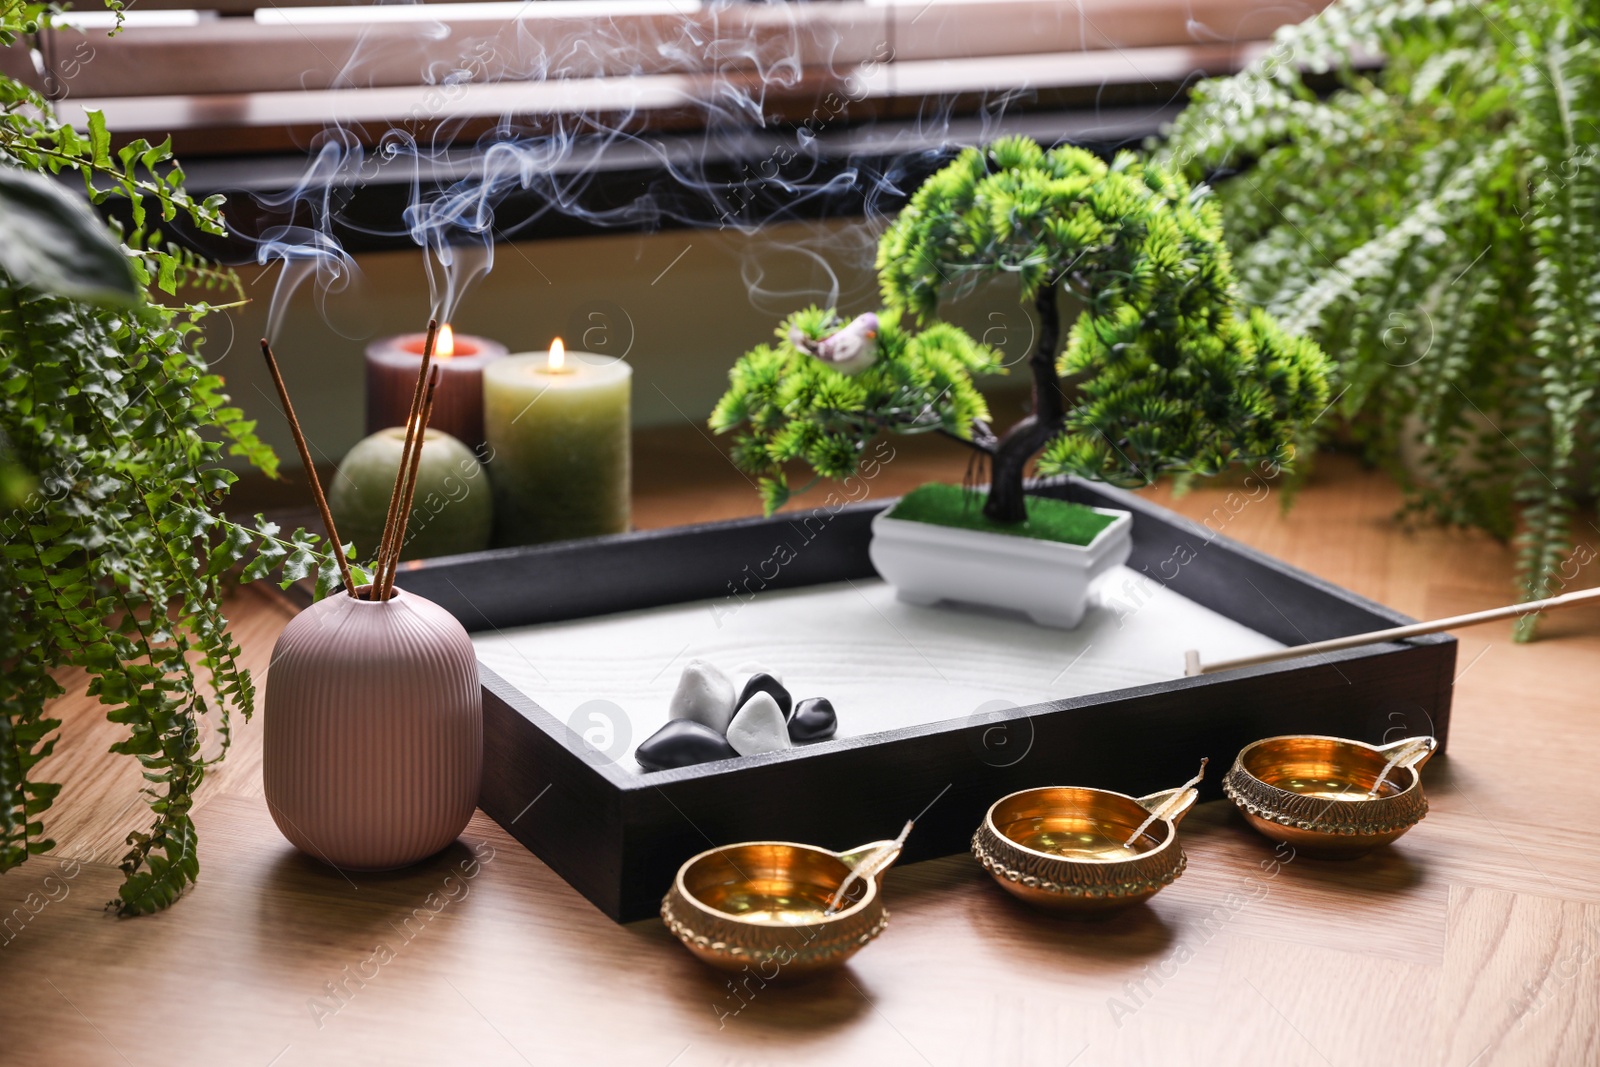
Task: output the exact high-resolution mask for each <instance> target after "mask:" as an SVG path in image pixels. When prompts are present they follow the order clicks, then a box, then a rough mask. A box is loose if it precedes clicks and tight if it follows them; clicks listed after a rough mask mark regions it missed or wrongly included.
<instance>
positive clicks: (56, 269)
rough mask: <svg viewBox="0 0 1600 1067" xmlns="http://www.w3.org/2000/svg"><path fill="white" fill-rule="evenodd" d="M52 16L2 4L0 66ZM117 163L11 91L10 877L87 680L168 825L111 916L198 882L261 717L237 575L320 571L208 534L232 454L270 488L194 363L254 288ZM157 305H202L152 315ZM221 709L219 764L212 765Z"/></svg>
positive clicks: (133, 842)
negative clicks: (255, 707) (204, 810)
mask: <svg viewBox="0 0 1600 1067" xmlns="http://www.w3.org/2000/svg"><path fill="white" fill-rule="evenodd" d="M42 17H45V16H44V13H43V11H42V10H41V9H40V8H39V7H37V6H22V5H17V4H15V3H10V2H7V0H0V45H3V44H10V43H11V42H12V41H13V40H14V39H16V37H17V36H18V35H20V34H21V33H23V32H24V30H25V29H28V28H30V26H31V25H33V24H36V22H37V20H39V19H40V18H42ZM110 145H111V138H110V135H109V133H108V132H107V131H106V128H105V124H104V121H103V119H102V118H101V117H100V116H99V115H98V114H94V113H91V115H90V118H89V124H88V131H87V134H86V135H85V134H82V133H79V132H78V131H75V130H73V129H72V128H71V127H70V126H64V125H61V124H60V123H59V122H57V121H56V119H55V118H54V117H53V115H52V113H51V110H50V107H49V105H48V103H47V102H46V101H45V100H44V99H42V98H41V97H40V96H39V95H38V94H37V93H35V92H33V91H32V90H31V89H29V88H28V87H26V86H24V85H21V84H18V83H17V82H14V81H10V80H8V79H5V78H3V77H0V234H3V237H0V489H3V490H4V494H5V495H4V497H3V502H4V505H5V508H6V510H5V513H4V515H3V519H0V527H3V528H0V613H3V617H4V624H3V625H0V667H3V669H0V871H5V870H8V869H10V868H11V867H14V866H16V865H17V864H19V863H22V862H24V861H25V860H26V859H27V858H28V856H30V855H35V854H38V853H41V852H47V851H49V850H50V849H51V848H52V847H53V846H54V842H52V841H51V840H50V839H49V838H47V837H46V836H45V829H44V820H43V816H44V814H45V812H46V811H47V809H48V808H49V807H50V805H51V803H52V802H53V801H54V800H55V798H56V796H57V794H58V793H59V791H60V786H59V785H57V784H54V783H50V782H45V781H39V780H37V778H36V777H35V776H34V773H33V772H34V771H35V770H36V767H37V765H38V763H39V761H40V760H42V759H43V758H44V757H46V756H48V755H49V754H50V752H51V750H52V749H53V748H54V747H55V742H56V737H57V728H58V727H59V726H60V725H61V722H60V720H58V719H53V718H50V717H48V716H47V714H46V705H47V702H48V701H49V700H51V699H52V698H53V697H56V696H59V695H61V694H62V693H63V689H62V687H61V685H60V683H59V682H58V681H57V680H56V674H57V672H58V671H59V669H60V668H63V667H78V668H82V669H83V670H85V671H86V672H87V673H88V675H89V678H90V682H89V693H90V694H91V695H94V696H97V697H98V698H99V700H100V702H101V703H102V704H104V705H105V706H106V709H107V710H106V715H107V717H108V718H109V719H110V720H111V721H113V722H116V723H119V724H121V725H123V726H124V727H126V729H127V736H126V737H125V738H124V739H123V740H121V741H119V742H118V743H117V744H115V745H114V746H113V748H112V750H113V751H114V752H118V753H123V754H126V755H130V756H133V757H135V758H136V759H138V760H139V762H140V764H141V766H142V767H143V770H144V777H145V779H146V781H147V782H148V783H149V784H148V786H147V787H146V789H145V790H144V792H145V794H146V799H147V801H148V803H149V806H150V809H151V812H152V814H153V820H152V823H151V825H150V827H149V828H148V829H147V830H145V831H143V832H139V833H134V834H132V835H131V836H130V837H129V838H128V846H129V850H128V853H127V855H126V856H125V858H124V860H123V864H122V867H123V871H124V872H125V875H126V878H125V881H124V882H123V885H122V887H121V889H120V891H119V896H118V899H117V900H115V901H113V902H112V906H113V907H115V908H116V909H118V910H119V911H121V912H122V913H124V914H136V913H143V912H149V911H153V910H156V909H159V908H162V907H165V906H166V905H168V904H170V903H171V902H172V901H173V900H175V899H176V898H177V897H178V895H179V894H180V893H181V892H182V891H183V889H184V887H185V886H186V885H188V884H189V883H192V882H193V881H194V880H195V878H196V876H197V874H198V871H199V864H198V860H197V854H196V843H195V832H194V824H193V822H192V821H191V820H190V817H189V811H190V807H191V804H192V802H193V797H194V791H195V789H196V788H197V787H198V786H199V785H200V782H201V780H202V778H203V777H204V776H205V772H206V768H207V767H208V766H209V765H210V763H211V762H212V761H213V760H214V759H218V758H221V754H222V751H225V749H226V745H227V741H228V736H229V734H228V731H229V720H230V715H231V713H232V712H234V711H238V712H242V713H244V714H245V715H249V713H250V710H251V706H252V702H253V699H254V693H255V690H254V687H253V686H252V684H251V681H250V676H249V674H248V672H246V671H245V670H243V669H242V668H241V667H240V666H239V663H238V655H239V648H238V646H237V645H236V644H235V643H234V641H233V639H232V638H231V637H230V636H229V635H228V630H227V623H226V620H225V619H224V618H223V615H222V610H221V602H222V592H223V590H222V583H223V579H224V577H225V575H226V574H227V573H228V572H229V571H230V570H231V568H233V566H234V565H235V564H236V563H238V562H240V561H241V560H243V559H244V558H245V557H246V555H248V554H250V553H251V550H252V548H253V547H254V548H255V549H256V552H255V554H254V559H253V560H252V561H251V563H250V564H249V567H248V568H247V569H246V572H245V573H246V577H262V576H265V575H266V574H267V573H268V572H269V571H271V570H272V569H274V568H277V567H280V566H281V568H282V571H283V575H284V577H286V578H288V577H293V578H296V579H298V578H300V577H303V576H305V575H306V574H308V573H309V572H311V571H313V570H315V569H316V568H317V565H318V559H317V554H318V552H319V551H320V550H319V549H318V547H317V543H316V541H317V539H316V538H315V537H312V536H308V535H306V534H305V533H304V532H297V533H296V534H295V535H294V536H292V537H291V538H289V539H288V540H282V539H279V538H278V537H276V536H275V535H276V533H277V530H276V528H275V527H272V526H270V525H269V524H264V523H262V524H260V526H259V529H250V528H247V527H243V526H239V525H237V524H235V523H231V522H228V521H226V520H224V519H222V518H221V517H219V516H218V515H217V514H215V512H214V508H215V507H216V505H217V504H218V502H219V501H220V499H221V497H222V495H223V494H224V493H225V492H226V490H227V488H228V486H229V485H230V484H231V483H232V482H233V481H234V480H235V475H233V474H232V473H230V472H229V471H227V470H225V469H223V466H222V463H223V459H224V457H225V455H235V456H241V457H244V458H245V459H247V460H248V461H249V462H251V463H253V464H255V465H256V466H257V467H259V468H261V469H262V470H265V471H267V472H269V473H270V472H273V471H274V470H275V468H276V459H275V458H274V457H273V454H272V452H271V451H270V450H269V449H268V448H267V447H266V446H265V445H264V444H262V443H261V441H260V440H258V439H257V437H256V435H255V428H254V425H255V424H254V423H252V422H250V421H248V420H246V419H245V418H244V417H243V414H242V412H240V410H239V409H238V408H236V407H231V406H229V404H228V402H227V397H226V396H224V395H223V393H222V380H221V379H220V378H218V377H216V376H215V375H212V374H210V373H208V371H207V369H206V365H205V362H204V361H203V360H202V359H201V358H200V356H199V354H198V352H197V351H196V347H197V345H198V344H199V334H198V332H197V331H198V326H197V322H198V320H199V319H200V318H201V317H202V316H204V315H205V314H207V313H209V312H211V311H214V310H217V309H218V308H219V307H232V306H237V303H238V302H239V300H240V299H242V298H241V295H240V289H239V284H238V280H237V279H236V278H235V277H234V276H233V274H232V273H231V272H229V271H227V270H224V269H221V268H218V267H216V266H215V265H213V264H210V263H207V262H206V261H205V260H203V259H201V258H200V257H198V256H196V255H194V254H193V253H191V252H188V251H185V250H183V249H182V248H180V247H178V246H176V245H173V244H171V243H169V242H168V241H167V240H166V239H165V238H164V237H163V236H162V235H161V234H160V233H159V232H158V231H156V230H154V229H147V228H146V224H147V222H149V221H151V219H150V215H151V214H155V215H159V217H160V218H161V219H162V220H167V221H170V220H174V219H176V218H178V217H179V216H181V217H182V218H183V219H185V220H187V221H188V222H189V223H191V224H193V225H194V226H197V227H199V228H200V229H202V230H205V231H208V232H211V233H221V232H222V217H221V215H220V213H219V210H218V209H219V200H217V199H213V200H211V201H207V202H205V203H199V202H196V201H194V200H192V199H190V198H189V197H188V196H187V194H185V193H184V191H183V172H182V171H181V170H179V169H178V167H177V165H176V164H175V163H174V162H173V161H172V157H171V152H170V151H169V149H168V148H167V146H165V145H149V144H146V143H144V142H135V143H133V144H132V145H129V146H127V147H125V148H123V149H121V150H120V151H117V152H112V151H111V148H110ZM62 171H75V172H77V173H78V174H80V175H82V176H83V179H84V182H85V185H86V188H87V189H88V191H89V196H90V198H91V199H92V200H95V201H96V202H99V201H102V200H105V199H106V198H108V197H123V198H126V199H127V200H128V202H129V204H130V205H131V211H132V218H133V221H134V224H135V227H136V228H135V229H134V231H133V232H131V233H126V234H113V233H112V232H110V231H108V230H107V228H106V227H105V226H104V225H103V224H102V223H100V222H99V220H98V219H97V218H96V217H95V216H94V214H93V213H92V212H91V211H89V209H88V208H87V207H86V206H85V205H84V204H83V202H82V200H81V199H79V198H76V197H74V196H73V195H71V194H70V193H68V192H67V191H65V190H64V189H63V188H62V187H61V186H60V185H58V184H57V183H56V182H55V181H54V180H52V179H50V178H47V177H45V176H44V175H45V174H46V173H48V174H57V173H60V172H62ZM150 287H154V289H156V290H158V291H159V292H160V293H162V294H165V295H166V296H167V297H174V298H175V297H176V296H177V294H178V293H179V292H180V291H182V292H185V293H188V294H191V297H192V298H191V299H185V300H175V301H174V302H172V303H160V302H156V301H155V300H152V299H149V298H147V296H146V292H147V289H148V288H150ZM215 294H221V295H222V296H223V298H224V300H225V301H226V302H224V303H221V304H214V303H211V302H210V299H211V297H212V296H213V295H215ZM259 522H260V520H259V519H258V523H259ZM331 564H332V560H331V557H325V558H324V560H323V566H324V567H325V568H326V571H325V572H326V573H330V574H331V573H332V572H333V568H332V565H331ZM213 711H214V712H215V713H216V714H215V716H214V721H215V723H216V727H217V731H218V733H219V735H220V748H219V750H218V751H216V752H215V753H212V752H206V751H203V747H202V739H203V738H202V735H203V733H204V732H205V731H204V729H203V724H204V723H205V722H207V721H208V720H207V715H208V713H210V712H213ZM212 747H217V746H212Z"/></svg>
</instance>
